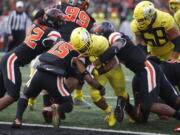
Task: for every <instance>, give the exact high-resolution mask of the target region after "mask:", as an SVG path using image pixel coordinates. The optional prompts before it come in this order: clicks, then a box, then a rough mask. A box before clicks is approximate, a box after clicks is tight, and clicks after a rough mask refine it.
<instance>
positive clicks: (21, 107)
mask: <svg viewBox="0 0 180 135" xmlns="http://www.w3.org/2000/svg"><path fill="white" fill-rule="evenodd" d="M27 105H28V100H27V99H25V98H20V99H19V100H18V103H17V112H16V118H17V119H19V120H22V117H23V113H24V111H25V110H26V107H27Z"/></svg>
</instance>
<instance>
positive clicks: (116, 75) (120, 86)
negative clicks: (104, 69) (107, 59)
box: [107, 65, 129, 122]
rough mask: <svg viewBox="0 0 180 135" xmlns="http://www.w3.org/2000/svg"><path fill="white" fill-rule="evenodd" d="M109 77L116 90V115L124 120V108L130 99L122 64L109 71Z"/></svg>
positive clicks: (119, 120)
mask: <svg viewBox="0 0 180 135" xmlns="http://www.w3.org/2000/svg"><path fill="white" fill-rule="evenodd" d="M107 78H108V80H109V82H110V84H111V86H112V88H113V90H114V93H115V95H116V96H117V97H118V98H117V104H116V108H115V116H116V119H117V120H118V122H122V120H123V118H124V109H125V106H126V101H128V99H129V98H128V97H129V96H128V93H127V91H126V90H125V87H126V86H125V78H124V73H123V71H122V69H121V66H120V65H118V66H116V67H115V68H114V69H112V70H111V71H109V72H108V73H107Z"/></svg>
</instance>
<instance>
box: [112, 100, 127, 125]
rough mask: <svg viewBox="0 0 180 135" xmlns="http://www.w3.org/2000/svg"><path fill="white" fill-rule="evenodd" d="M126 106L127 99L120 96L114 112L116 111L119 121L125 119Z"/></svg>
mask: <svg viewBox="0 0 180 135" xmlns="http://www.w3.org/2000/svg"><path fill="white" fill-rule="evenodd" d="M125 106H126V99H125V98H123V97H118V99H117V104H116V108H115V110H114V113H115V117H116V119H117V121H118V122H119V123H121V122H122V121H123V119H124V109H125Z"/></svg>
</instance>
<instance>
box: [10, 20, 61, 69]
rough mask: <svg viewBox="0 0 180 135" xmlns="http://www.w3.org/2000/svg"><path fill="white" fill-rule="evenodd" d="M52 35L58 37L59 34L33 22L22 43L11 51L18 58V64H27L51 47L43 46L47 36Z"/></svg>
mask: <svg viewBox="0 0 180 135" xmlns="http://www.w3.org/2000/svg"><path fill="white" fill-rule="evenodd" d="M53 34H54V35H56V36H59V37H60V34H59V33H58V32H56V31H54V30H53V29H52V28H49V27H47V26H44V25H40V24H39V23H38V22H37V21H35V22H34V23H33V24H32V25H31V27H30V29H29V31H28V34H27V36H26V38H25V40H24V42H23V43H22V44H21V45H20V46H18V47H17V48H15V49H14V50H12V52H14V53H15V54H16V55H17V57H18V60H17V62H18V64H19V65H21V66H23V65H25V64H28V63H29V62H30V61H31V60H32V59H34V58H35V57H36V56H37V55H39V54H41V53H43V52H45V51H47V50H48V49H50V48H51V46H52V45H49V44H45V39H46V38H48V35H49V37H50V36H51V35H53ZM12 52H10V53H12Z"/></svg>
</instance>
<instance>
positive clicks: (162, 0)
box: [0, 0, 180, 135]
mask: <svg viewBox="0 0 180 135" xmlns="http://www.w3.org/2000/svg"><path fill="white" fill-rule="evenodd" d="M138 1H139V0H90V8H89V9H88V12H89V13H90V14H91V15H92V16H93V17H94V18H95V19H96V21H97V22H100V21H103V20H105V19H108V20H111V21H112V22H113V23H114V24H115V25H116V28H117V30H120V31H124V32H125V33H126V34H128V35H129V36H130V37H131V38H134V36H133V34H132V33H131V31H130V27H129V24H130V21H131V20H132V12H133V9H134V6H135V5H136V3H137V2H138ZM15 2H16V1H15V0H0V51H1V52H4V51H5V50H6V46H7V43H8V41H7V40H6V27H7V26H6V24H7V18H8V15H9V14H10V11H11V10H13V9H14V8H15ZM154 2H155V6H156V7H157V8H158V9H161V10H163V11H165V12H170V11H169V8H168V0H154ZM24 3H25V10H26V12H27V13H28V15H29V16H30V17H32V16H33V14H34V13H35V12H36V11H37V10H38V9H40V8H44V7H47V6H49V5H53V4H54V3H56V1H55V0H24ZM124 26H125V27H124ZM123 28H125V29H123ZM123 70H124V71H125V75H126V82H127V90H128V92H131V79H132V75H133V73H132V72H130V71H129V70H127V69H125V68H124V69H123ZM21 71H22V77H23V86H24V84H25V82H26V81H27V80H28V78H29V67H28V66H26V67H24V68H22V69H21ZM23 86H22V88H23ZM85 88H86V86H85ZM107 90H108V91H107V94H106V96H107V98H108V102H109V103H110V104H112V105H113V104H115V103H116V98H115V97H114V95H113V93H112V91H111V88H110V86H109V85H108V86H107ZM85 96H86V99H87V100H88V101H89V102H91V100H90V98H89V96H88V91H87V89H85ZM38 101H39V102H38V103H37V104H36V109H37V110H36V111H35V112H26V113H25V116H24V122H25V123H26V122H27V123H38V124H44V121H43V119H42V116H41V111H40V109H41V105H42V103H41V101H42V99H41V97H40V98H38ZM15 110H16V104H13V105H11V106H10V107H8V108H7V109H5V110H4V111H1V112H0V121H1V123H0V135H2V134H3V135H16V134H17V135H21V134H22V135H23V134H27V135H28V134H34V135H36V134H38V135H41V134H43V135H46V134H47V135H48V134H52V135H55V134H57V133H60V134H61V135H70V134H73V135H76V134H78V135H81V134H82V135H83V134H86V135H88V134H93V135H96V134H104V135H106V134H111V135H113V134H120V132H119V133H115V132H113V131H119V130H121V131H122V130H126V131H127V130H128V131H135V132H138V133H134V134H141V133H139V132H150V133H149V134H153V133H163V134H173V132H172V128H174V127H175V126H176V125H178V124H180V122H178V121H177V120H169V121H165V120H159V118H158V117H157V116H156V115H151V116H150V121H149V122H148V123H147V124H144V125H136V124H131V123H128V121H127V120H125V121H123V123H122V124H118V125H117V126H115V127H113V128H109V127H108V126H107V125H106V124H105V122H104V115H103V116H102V113H101V111H100V110H99V109H98V108H97V107H96V106H95V105H93V107H92V109H90V110H83V109H79V108H75V109H74V111H73V112H72V113H71V114H69V115H68V116H67V120H66V121H65V122H63V123H62V125H63V126H71V127H72V126H78V127H90V128H98V129H99V128H100V129H110V130H112V129H113V131H109V132H106V133H105V132H103V131H99V132H96V131H93V132H89V131H88V130H87V129H84V130H79V131H78V132H77V130H74V129H68V130H67V129H66V128H61V129H60V130H59V129H56V130H54V129H52V128H51V129H48V128H42V127H36V128H34V127H28V126H27V127H25V128H24V129H23V130H16V131H15V130H13V129H11V128H10V125H9V124H11V123H4V121H6V122H12V121H13V120H14V118H15ZM79 116H81V117H79ZM2 121H3V122H2ZM87 121H88V122H87ZM6 124H7V125H6ZM67 131H68V132H67ZM121 134H132V133H131V132H127V133H126V132H124V131H123V132H122V133H121Z"/></svg>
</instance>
